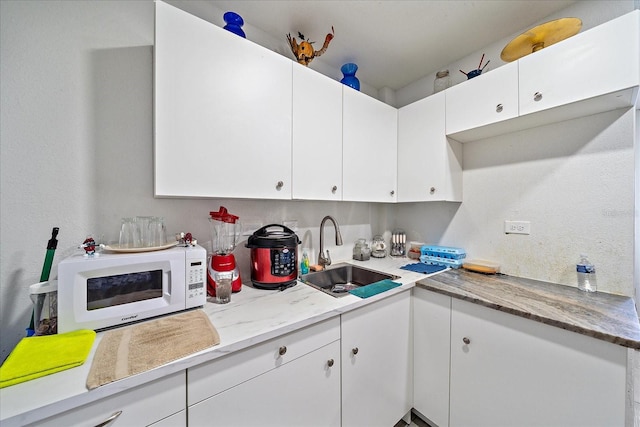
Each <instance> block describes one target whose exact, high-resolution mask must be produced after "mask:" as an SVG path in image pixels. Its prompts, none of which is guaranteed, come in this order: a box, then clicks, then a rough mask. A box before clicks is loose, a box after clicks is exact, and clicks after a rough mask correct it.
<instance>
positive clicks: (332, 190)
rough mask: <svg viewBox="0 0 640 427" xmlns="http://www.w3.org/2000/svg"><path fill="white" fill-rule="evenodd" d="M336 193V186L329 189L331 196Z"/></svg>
mask: <svg viewBox="0 0 640 427" xmlns="http://www.w3.org/2000/svg"><path fill="white" fill-rule="evenodd" d="M336 191H338V186H337V185H334V186H333V187H331V192H332V193H333V194H336Z"/></svg>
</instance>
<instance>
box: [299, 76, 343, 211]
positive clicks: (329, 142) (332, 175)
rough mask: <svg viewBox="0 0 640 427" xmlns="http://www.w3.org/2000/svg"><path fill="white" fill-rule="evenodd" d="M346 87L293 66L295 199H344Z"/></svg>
mask: <svg viewBox="0 0 640 427" xmlns="http://www.w3.org/2000/svg"><path fill="white" fill-rule="evenodd" d="M342 86H343V85H342V84H341V83H340V82H337V81H335V80H333V79H331V78H329V77H326V76H324V75H323V74H320V73H318V72H317V71H314V70H312V69H309V68H307V67H305V66H302V65H299V64H295V63H294V64H293V198H294V199H310V200H342Z"/></svg>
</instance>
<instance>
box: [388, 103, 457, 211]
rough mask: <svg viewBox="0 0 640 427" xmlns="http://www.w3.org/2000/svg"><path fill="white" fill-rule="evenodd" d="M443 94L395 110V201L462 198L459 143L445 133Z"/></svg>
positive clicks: (455, 199)
mask: <svg viewBox="0 0 640 427" xmlns="http://www.w3.org/2000/svg"><path fill="white" fill-rule="evenodd" d="M444 104H445V93H444V92H440V93H437V94H435V95H432V96H430V97H428V98H424V99H421V100H419V101H416V102H414V103H412V104H409V105H407V106H405V107H402V108H400V110H399V111H398V202H424V201H435V200H445V201H462V145H461V144H460V143H459V142H456V141H448V140H447V137H446V136H445V108H444Z"/></svg>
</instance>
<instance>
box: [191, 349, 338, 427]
mask: <svg viewBox="0 0 640 427" xmlns="http://www.w3.org/2000/svg"><path fill="white" fill-rule="evenodd" d="M188 411H189V425H190V426H211V425H219V426H225V427H230V426H242V427H246V426H277V427H281V426H339V425H340V342H339V341H335V342H333V343H331V344H329V345H327V346H325V347H322V348H320V349H317V350H315V351H313V352H311V353H309V354H307V355H305V356H302V357H300V358H298V359H296V360H293V361H291V362H289V363H286V364H284V365H282V366H280V367H278V368H276V369H273V370H271V371H268V372H266V373H264V374H262V375H260V376H258V377H256V378H253V379H252V380H250V381H246V382H243V383H241V384H239V385H238V386H236V387H233V388H231V389H229V390H227V391H225V392H223V393H220V394H218V395H215V396H213V397H210V398H208V399H206V400H203V401H201V402H199V403H197V404H195V405H193V406H190V407H189V409H188Z"/></svg>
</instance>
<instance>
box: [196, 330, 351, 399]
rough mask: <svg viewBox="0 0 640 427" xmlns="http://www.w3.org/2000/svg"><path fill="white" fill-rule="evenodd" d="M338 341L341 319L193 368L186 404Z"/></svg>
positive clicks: (212, 394)
mask: <svg viewBox="0 0 640 427" xmlns="http://www.w3.org/2000/svg"><path fill="white" fill-rule="evenodd" d="M339 339H340V319H339V318H338V317H336V318H333V319H329V320H325V321H324V322H321V323H318V324H316V325H312V326H309V327H307V328H304V329H302V330H300V331H296V332H292V333H290V334H287V335H283V336H281V337H278V338H274V339H272V340H269V341H267V342H264V343H262V344H258V345H256V346H254V347H250V348H247V349H245V350H242V351H238V352H234V353H233V354H231V355H229V356H225V357H223V358H220V359H217V360H214V361H211V362H208V363H203V364H202V365H199V366H196V367H194V368H190V369H189V370H188V378H187V384H188V390H189V393H188V396H187V397H188V399H187V400H188V402H187V404H188V405H193V404H195V403H197V402H200V401H201V400H204V399H206V398H208V397H211V396H214V395H216V394H218V393H221V392H223V391H225V390H227V389H229V388H231V387H233V386H235V385H237V384H240V383H242V382H244V381H247V380H249V379H251V378H254V377H256V376H258V375H260V374H263V373H265V372H267V371H269V370H271V369H275V368H277V367H278V366H281V365H283V364H285V363H288V362H290V361H292V360H295V359H297V358H298V357H300V356H303V355H305V354H308V353H310V352H312V351H314V350H316V349H318V348H320V347H322V346H325V345H327V344H329V343H331V342H333V341H337V340H339ZM280 353H284V354H280Z"/></svg>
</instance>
